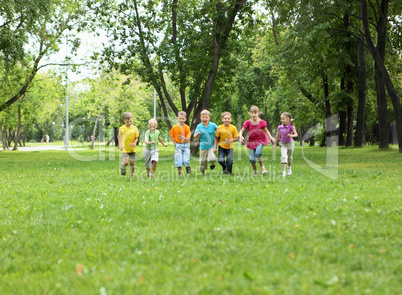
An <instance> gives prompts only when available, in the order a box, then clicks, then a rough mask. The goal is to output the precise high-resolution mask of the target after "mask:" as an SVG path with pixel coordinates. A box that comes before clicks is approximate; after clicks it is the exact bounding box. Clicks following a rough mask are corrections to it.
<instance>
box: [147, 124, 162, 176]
mask: <svg viewBox="0 0 402 295" xmlns="http://www.w3.org/2000/svg"><path fill="white" fill-rule="evenodd" d="M156 127H158V121H156V120H155V119H150V120H149V121H148V128H149V130H147V132H146V133H145V140H144V143H145V149H144V156H145V168H146V169H147V175H148V177H149V178H152V177H153V176H154V173H155V170H156V165H158V161H159V152H158V141H159V142H160V143H161V144H162V145H163V146H164V147H167V144H166V143H164V142H163V140H162V137H160V132H159V130H156Z"/></svg>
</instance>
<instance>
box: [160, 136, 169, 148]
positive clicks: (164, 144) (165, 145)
mask: <svg viewBox="0 0 402 295" xmlns="http://www.w3.org/2000/svg"><path fill="white" fill-rule="evenodd" d="M159 142H160V143H161V144H162V145H163V146H164V147H167V146H168V145H167V144H166V143H164V142H163V140H162V137H160V136H159Z"/></svg>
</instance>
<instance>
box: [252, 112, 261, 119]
mask: <svg viewBox="0 0 402 295" xmlns="http://www.w3.org/2000/svg"><path fill="white" fill-rule="evenodd" d="M259 115H260V113H259V112H257V111H251V112H250V116H251V118H252V119H257V118H258V117H259Z"/></svg>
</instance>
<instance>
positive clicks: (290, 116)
mask: <svg viewBox="0 0 402 295" xmlns="http://www.w3.org/2000/svg"><path fill="white" fill-rule="evenodd" d="M282 115H284V116H286V117H288V118H289V119H290V125H294V124H295V123H293V118H292V115H291V114H290V113H288V112H284V113H282V114H281V116H282Z"/></svg>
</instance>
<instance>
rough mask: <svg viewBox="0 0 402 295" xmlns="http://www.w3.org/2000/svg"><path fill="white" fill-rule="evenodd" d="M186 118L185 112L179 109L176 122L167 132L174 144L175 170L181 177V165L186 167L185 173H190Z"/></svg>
mask: <svg viewBox="0 0 402 295" xmlns="http://www.w3.org/2000/svg"><path fill="white" fill-rule="evenodd" d="M186 120H187V114H186V112H184V111H180V112H178V114H177V121H178V124H176V125H174V126H173V127H172V129H171V130H170V132H169V134H170V137H171V138H172V141H173V143H174V146H175V152H174V165H175V167H176V168H177V172H178V173H179V176H180V177H181V176H182V174H181V169H182V167H183V165H184V166H185V167H186V171H187V174H190V173H191V168H190V138H191V131H190V127H189V126H188V125H187V124H185V122H186Z"/></svg>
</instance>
